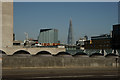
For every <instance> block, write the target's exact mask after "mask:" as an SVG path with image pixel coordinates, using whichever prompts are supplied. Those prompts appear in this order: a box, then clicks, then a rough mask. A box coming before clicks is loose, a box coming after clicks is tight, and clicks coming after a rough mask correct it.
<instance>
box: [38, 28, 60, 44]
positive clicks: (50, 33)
mask: <svg viewBox="0 0 120 80" xmlns="http://www.w3.org/2000/svg"><path fill="white" fill-rule="evenodd" d="M38 42H39V43H58V30H57V29H41V30H40V34H39V37H38Z"/></svg>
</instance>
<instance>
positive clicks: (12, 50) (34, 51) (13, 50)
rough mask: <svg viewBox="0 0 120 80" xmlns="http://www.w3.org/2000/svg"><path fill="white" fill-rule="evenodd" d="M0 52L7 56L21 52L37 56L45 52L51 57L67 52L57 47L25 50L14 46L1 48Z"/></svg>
mask: <svg viewBox="0 0 120 80" xmlns="http://www.w3.org/2000/svg"><path fill="white" fill-rule="evenodd" d="M0 50H1V51H2V52H3V53H5V54H7V55H13V54H15V53H16V52H20V51H24V52H27V53H29V54H30V55H36V54H38V53H39V52H43V51H45V52H48V53H50V54H51V55H56V54H58V53H60V52H65V48H56V47H52V48H47V47H46V48H45V47H43V48H37V47H34V48H23V47H16V46H13V47H7V48H1V49H0Z"/></svg>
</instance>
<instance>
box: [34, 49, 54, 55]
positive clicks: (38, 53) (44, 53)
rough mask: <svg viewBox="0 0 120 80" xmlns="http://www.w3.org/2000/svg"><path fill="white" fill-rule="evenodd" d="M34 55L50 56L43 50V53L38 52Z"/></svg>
mask: <svg viewBox="0 0 120 80" xmlns="http://www.w3.org/2000/svg"><path fill="white" fill-rule="evenodd" d="M36 55H42V56H43V55H52V54H51V53H50V52H49V51H45V50H43V51H39V52H37V53H36Z"/></svg>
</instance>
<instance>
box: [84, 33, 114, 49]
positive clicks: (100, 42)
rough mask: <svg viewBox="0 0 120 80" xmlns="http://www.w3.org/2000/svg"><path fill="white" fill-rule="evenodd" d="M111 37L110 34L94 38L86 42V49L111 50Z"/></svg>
mask: <svg viewBox="0 0 120 80" xmlns="http://www.w3.org/2000/svg"><path fill="white" fill-rule="evenodd" d="M111 40H112V38H111V36H110V35H108V34H104V35H100V36H93V37H91V40H88V41H85V43H84V44H85V49H111V48H112V46H111V45H112V43H111Z"/></svg>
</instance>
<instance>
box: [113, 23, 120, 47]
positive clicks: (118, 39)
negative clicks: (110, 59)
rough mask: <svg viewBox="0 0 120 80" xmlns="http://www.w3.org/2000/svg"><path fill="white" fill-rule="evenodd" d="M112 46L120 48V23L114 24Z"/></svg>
mask: <svg viewBox="0 0 120 80" xmlns="http://www.w3.org/2000/svg"><path fill="white" fill-rule="evenodd" d="M112 48H113V49H120V24H117V25H113V31H112Z"/></svg>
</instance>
